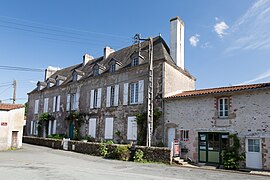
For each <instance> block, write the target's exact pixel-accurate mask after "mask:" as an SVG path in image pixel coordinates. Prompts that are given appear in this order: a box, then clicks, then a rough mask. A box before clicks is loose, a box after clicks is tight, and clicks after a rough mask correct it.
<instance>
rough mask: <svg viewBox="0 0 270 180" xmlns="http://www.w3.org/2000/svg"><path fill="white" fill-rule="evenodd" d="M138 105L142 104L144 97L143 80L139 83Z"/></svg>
mask: <svg viewBox="0 0 270 180" xmlns="http://www.w3.org/2000/svg"><path fill="white" fill-rule="evenodd" d="M138 93H139V94H138V103H139V104H142V103H143V99H144V97H143V95H144V80H141V81H139V92H138Z"/></svg>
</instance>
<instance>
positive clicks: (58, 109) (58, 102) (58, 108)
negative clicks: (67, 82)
mask: <svg viewBox="0 0 270 180" xmlns="http://www.w3.org/2000/svg"><path fill="white" fill-rule="evenodd" d="M60 101H61V100H60V95H59V96H57V101H56V111H60Z"/></svg>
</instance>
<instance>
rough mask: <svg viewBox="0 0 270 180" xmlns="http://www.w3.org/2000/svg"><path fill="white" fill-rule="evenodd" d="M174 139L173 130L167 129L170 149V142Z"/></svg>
mask: <svg viewBox="0 0 270 180" xmlns="http://www.w3.org/2000/svg"><path fill="white" fill-rule="evenodd" d="M174 139H175V128H168V147H169V148H171V146H172V142H173V140H174Z"/></svg>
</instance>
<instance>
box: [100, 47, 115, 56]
mask: <svg viewBox="0 0 270 180" xmlns="http://www.w3.org/2000/svg"><path fill="white" fill-rule="evenodd" d="M113 52H115V50H114V49H112V48H110V47H109V46H106V47H105V48H104V56H103V59H107V57H109V55H110V54H111V53H113Z"/></svg>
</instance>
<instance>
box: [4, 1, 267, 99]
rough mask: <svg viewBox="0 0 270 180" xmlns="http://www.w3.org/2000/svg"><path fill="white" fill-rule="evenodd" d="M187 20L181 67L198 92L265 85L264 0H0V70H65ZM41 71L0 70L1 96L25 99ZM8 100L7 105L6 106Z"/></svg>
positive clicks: (166, 38)
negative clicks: (176, 19)
mask: <svg viewBox="0 0 270 180" xmlns="http://www.w3.org/2000/svg"><path fill="white" fill-rule="evenodd" d="M175 16H179V17H180V18H181V19H182V20H183V21H184V22H185V67H186V69H187V70H189V72H190V73H191V74H193V75H194V76H195V77H196V78H197V82H196V88H197V89H201V88H210V87H218V86H230V85H237V84H243V83H244V84H246V83H260V82H268V81H270V61H269V57H270V1H269V0H237V1H235V0H219V1H216V0H203V1H202V0H185V1H184V0H174V1H169V0H168V1H156V0H155V1H154V0H149V1H142V0H136V1H132V0H129V1H126V0H118V1H106V0H99V1H87V0H77V1H74V0H73V1H72V0H46V1H42V0H24V1H20V0H17V1H15V0H1V2H0V66H19V67H29V68H46V67H48V66H55V67H61V68H64V67H67V66H70V65H73V64H78V63H80V62H82V56H83V54H85V53H88V54H90V55H92V56H94V57H99V56H102V53H103V48H104V46H105V45H108V46H110V47H112V48H114V49H116V50H118V49H120V48H122V47H125V46H128V45H131V44H132V37H133V36H134V35H135V34H136V33H140V34H141V35H142V36H143V37H149V36H157V35H158V34H159V33H161V35H162V37H163V38H164V39H165V40H166V42H167V43H168V44H169V19H170V18H172V17H175ZM43 78H44V73H40V72H22V71H8V70H3V69H0V99H1V100H5V99H9V98H11V97H12V92H13V90H12V85H11V84H12V81H13V80H14V79H16V80H17V81H18V91H17V97H18V98H20V99H18V101H17V103H24V102H26V101H27V92H29V91H31V90H32V89H34V88H35V86H36V82H37V81H38V80H43ZM4 102H11V101H4Z"/></svg>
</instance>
